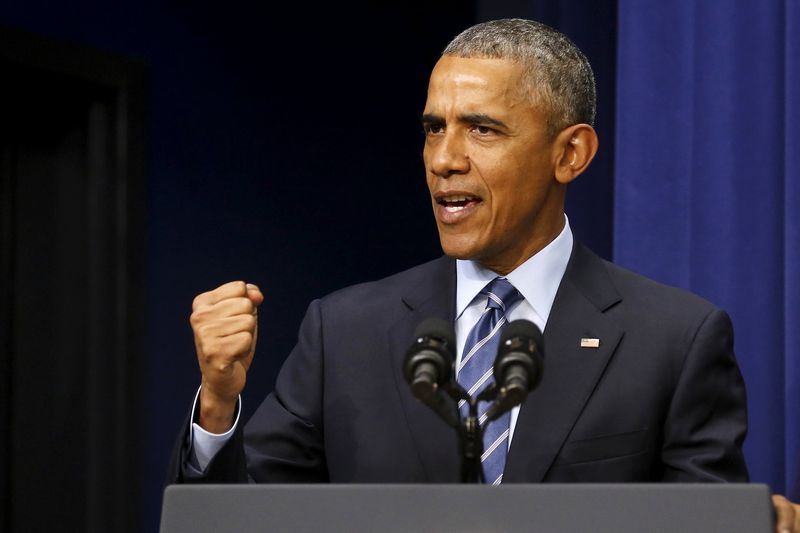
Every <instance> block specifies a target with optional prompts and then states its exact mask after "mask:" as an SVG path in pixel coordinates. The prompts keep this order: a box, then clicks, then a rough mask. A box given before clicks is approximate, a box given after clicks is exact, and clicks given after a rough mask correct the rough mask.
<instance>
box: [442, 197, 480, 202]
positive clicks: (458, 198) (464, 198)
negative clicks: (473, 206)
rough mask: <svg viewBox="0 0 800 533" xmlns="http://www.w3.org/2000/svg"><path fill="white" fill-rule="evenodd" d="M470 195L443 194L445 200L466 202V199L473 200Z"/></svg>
mask: <svg viewBox="0 0 800 533" xmlns="http://www.w3.org/2000/svg"><path fill="white" fill-rule="evenodd" d="M473 199H474V198H473V197H472V196H445V197H444V201H445V202H466V201H467V200H473Z"/></svg>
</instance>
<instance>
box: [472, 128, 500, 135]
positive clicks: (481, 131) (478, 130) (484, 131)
mask: <svg viewBox="0 0 800 533" xmlns="http://www.w3.org/2000/svg"><path fill="white" fill-rule="evenodd" d="M472 130H473V131H475V132H476V133H477V134H478V135H491V134H493V133H495V130H493V129H492V128H490V127H489V126H473V127H472Z"/></svg>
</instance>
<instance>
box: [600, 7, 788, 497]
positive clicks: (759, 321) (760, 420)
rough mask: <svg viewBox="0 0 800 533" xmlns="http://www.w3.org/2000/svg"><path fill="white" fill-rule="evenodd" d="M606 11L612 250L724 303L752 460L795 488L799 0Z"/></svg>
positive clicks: (776, 484)
mask: <svg viewBox="0 0 800 533" xmlns="http://www.w3.org/2000/svg"><path fill="white" fill-rule="evenodd" d="M618 17H619V19H618V20H619V29H618V32H619V33H618V35H619V40H618V52H617V60H618V71H617V107H616V109H617V112H616V114H617V130H616V132H617V135H616V159H615V164H616V169H615V214H614V216H615V220H614V256H615V260H616V261H617V262H618V263H620V264H621V265H623V266H626V267H628V268H631V269H633V270H636V271H638V272H641V273H643V274H645V275H648V276H650V277H653V278H655V279H657V280H660V281H663V282H665V283H668V284H671V285H677V286H680V287H685V288H687V289H689V290H691V291H693V292H695V293H698V294H700V295H702V296H704V297H705V298H707V299H709V300H711V301H712V302H714V303H716V304H717V305H719V306H721V307H723V308H724V309H726V310H727V311H728V312H729V313H730V315H731V317H732V319H733V322H734V327H735V332H736V340H735V347H736V352H737V356H738V358H739V362H740V364H741V367H742V371H743V373H744V376H745V380H746V382H747V387H748V404H749V415H750V433H749V435H748V438H747V441H746V443H745V453H746V456H747V461H748V465H749V467H750V473H751V476H752V478H753V480H754V481H758V482H766V483H769V484H770V485H771V486H772V488H773V490H774V491H776V492H783V491H790V490H792V489H793V492H794V497H795V498H797V497H800V494H798V492H800V487H797V486H796V481H795V479H797V472H798V468H799V467H800V465H798V454H799V453H800V385H799V384H800V332H799V330H800V250H798V248H799V247H800V2H798V1H796V0H786V1H780V0H767V1H763V0H749V1H747V0H742V1H723V0H719V1H712V0H708V1H700V0H697V1H691V0H673V1H670V2H663V1H661V0H644V1H643V0H619V12H618ZM793 485H795V486H793Z"/></svg>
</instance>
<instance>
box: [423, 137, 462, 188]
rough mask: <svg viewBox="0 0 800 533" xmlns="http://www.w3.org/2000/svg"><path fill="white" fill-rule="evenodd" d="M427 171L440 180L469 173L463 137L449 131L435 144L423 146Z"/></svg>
mask: <svg viewBox="0 0 800 533" xmlns="http://www.w3.org/2000/svg"><path fill="white" fill-rule="evenodd" d="M425 152H426V156H427V157H426V159H427V161H428V167H429V170H430V171H431V172H432V173H434V174H435V175H437V176H439V177H441V178H448V177H450V176H452V175H453V174H465V173H466V172H468V171H469V156H468V155H467V150H466V145H465V142H464V137H463V136H462V135H460V134H459V132H458V131H453V130H449V131H447V132H446V133H445V134H444V135H443V136H442V137H440V138H438V139H437V140H436V142H433V143H430V144H426V145H425Z"/></svg>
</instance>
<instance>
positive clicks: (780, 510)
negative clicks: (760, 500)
mask: <svg viewBox="0 0 800 533" xmlns="http://www.w3.org/2000/svg"><path fill="white" fill-rule="evenodd" d="M772 505H774V506H775V516H776V519H775V533H800V505H797V504H795V503H792V502H790V501H789V500H787V499H786V498H784V497H783V496H781V495H780V494H773V495H772Z"/></svg>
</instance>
